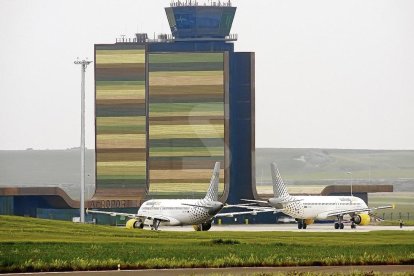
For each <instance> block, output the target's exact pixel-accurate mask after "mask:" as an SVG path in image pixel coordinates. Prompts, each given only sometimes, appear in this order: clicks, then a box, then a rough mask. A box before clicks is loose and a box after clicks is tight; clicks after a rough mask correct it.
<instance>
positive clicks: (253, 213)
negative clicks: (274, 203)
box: [214, 208, 275, 218]
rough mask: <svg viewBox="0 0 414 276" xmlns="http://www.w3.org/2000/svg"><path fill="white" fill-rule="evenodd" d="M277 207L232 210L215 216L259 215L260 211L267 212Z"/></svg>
mask: <svg viewBox="0 0 414 276" xmlns="http://www.w3.org/2000/svg"><path fill="white" fill-rule="evenodd" d="M274 210H275V209H273V208H267V209H260V210H259V209H258V210H251V211H243V212H231V213H219V214H217V215H215V216H214V217H215V218H220V217H228V218H232V217H234V216H238V215H253V216H255V215H257V214H258V213H265V212H273V211H274Z"/></svg>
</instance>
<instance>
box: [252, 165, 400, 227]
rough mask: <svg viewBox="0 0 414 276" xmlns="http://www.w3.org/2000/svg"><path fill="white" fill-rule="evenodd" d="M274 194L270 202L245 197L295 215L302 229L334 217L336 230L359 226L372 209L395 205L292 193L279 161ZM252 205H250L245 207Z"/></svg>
mask: <svg viewBox="0 0 414 276" xmlns="http://www.w3.org/2000/svg"><path fill="white" fill-rule="evenodd" d="M271 170H272V180H273V193H274V197H273V198H270V199H268V200H267V201H260V200H244V201H249V202H256V203H267V204H269V205H270V206H271V207H272V208H273V209H269V207H262V208H260V207H259V209H257V208H258V207H250V209H254V208H256V210H262V211H266V210H267V211H268V212H270V211H272V210H273V212H282V213H284V214H286V215H288V216H291V217H293V218H295V219H296V220H297V222H298V228H299V229H306V227H307V226H308V225H309V224H312V223H313V222H314V221H315V220H327V219H335V220H336V222H335V224H334V227H335V229H343V228H344V223H343V222H344V221H345V222H351V228H356V225H367V224H369V223H370V221H371V216H373V214H372V212H373V211H374V210H378V209H386V208H394V206H392V205H388V206H381V207H376V208H369V207H368V206H367V205H366V203H365V202H364V201H363V200H362V199H361V198H359V197H354V196H353V195H351V196H291V195H289V193H288V192H287V189H286V185H285V184H284V183H283V179H282V177H281V176H280V173H279V170H278V169H277V166H276V163H272V164H271ZM245 208H249V207H245Z"/></svg>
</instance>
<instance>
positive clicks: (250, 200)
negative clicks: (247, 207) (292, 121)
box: [241, 199, 269, 204]
mask: <svg viewBox="0 0 414 276" xmlns="http://www.w3.org/2000/svg"><path fill="white" fill-rule="evenodd" d="M241 200H243V201H247V202H253V203H266V204H269V202H268V201H266V200H254V199H241Z"/></svg>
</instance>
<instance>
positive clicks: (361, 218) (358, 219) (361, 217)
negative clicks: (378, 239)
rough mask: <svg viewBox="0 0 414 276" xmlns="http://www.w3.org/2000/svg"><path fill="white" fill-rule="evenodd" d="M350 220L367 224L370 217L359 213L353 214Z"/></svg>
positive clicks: (359, 223)
mask: <svg viewBox="0 0 414 276" xmlns="http://www.w3.org/2000/svg"><path fill="white" fill-rule="evenodd" d="M352 221H353V222H355V223H356V224H358V225H368V224H369V223H370V222H371V217H370V216H369V215H368V214H359V215H356V216H354V217H353V218H352Z"/></svg>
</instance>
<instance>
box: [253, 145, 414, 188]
mask: <svg viewBox="0 0 414 276" xmlns="http://www.w3.org/2000/svg"><path fill="white" fill-rule="evenodd" d="M271 162H276V163H277V165H278V168H279V171H280V173H281V175H282V177H283V179H284V180H285V182H286V183H287V184H290V185H323V186H326V185H332V184H349V183H350V182H351V180H352V182H353V183H354V184H393V185H394V191H414V151H412V150H348V149H272V148H258V149H256V181H257V185H269V184H270V183H271V175H270V163H271ZM348 172H351V174H349V173H348Z"/></svg>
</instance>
